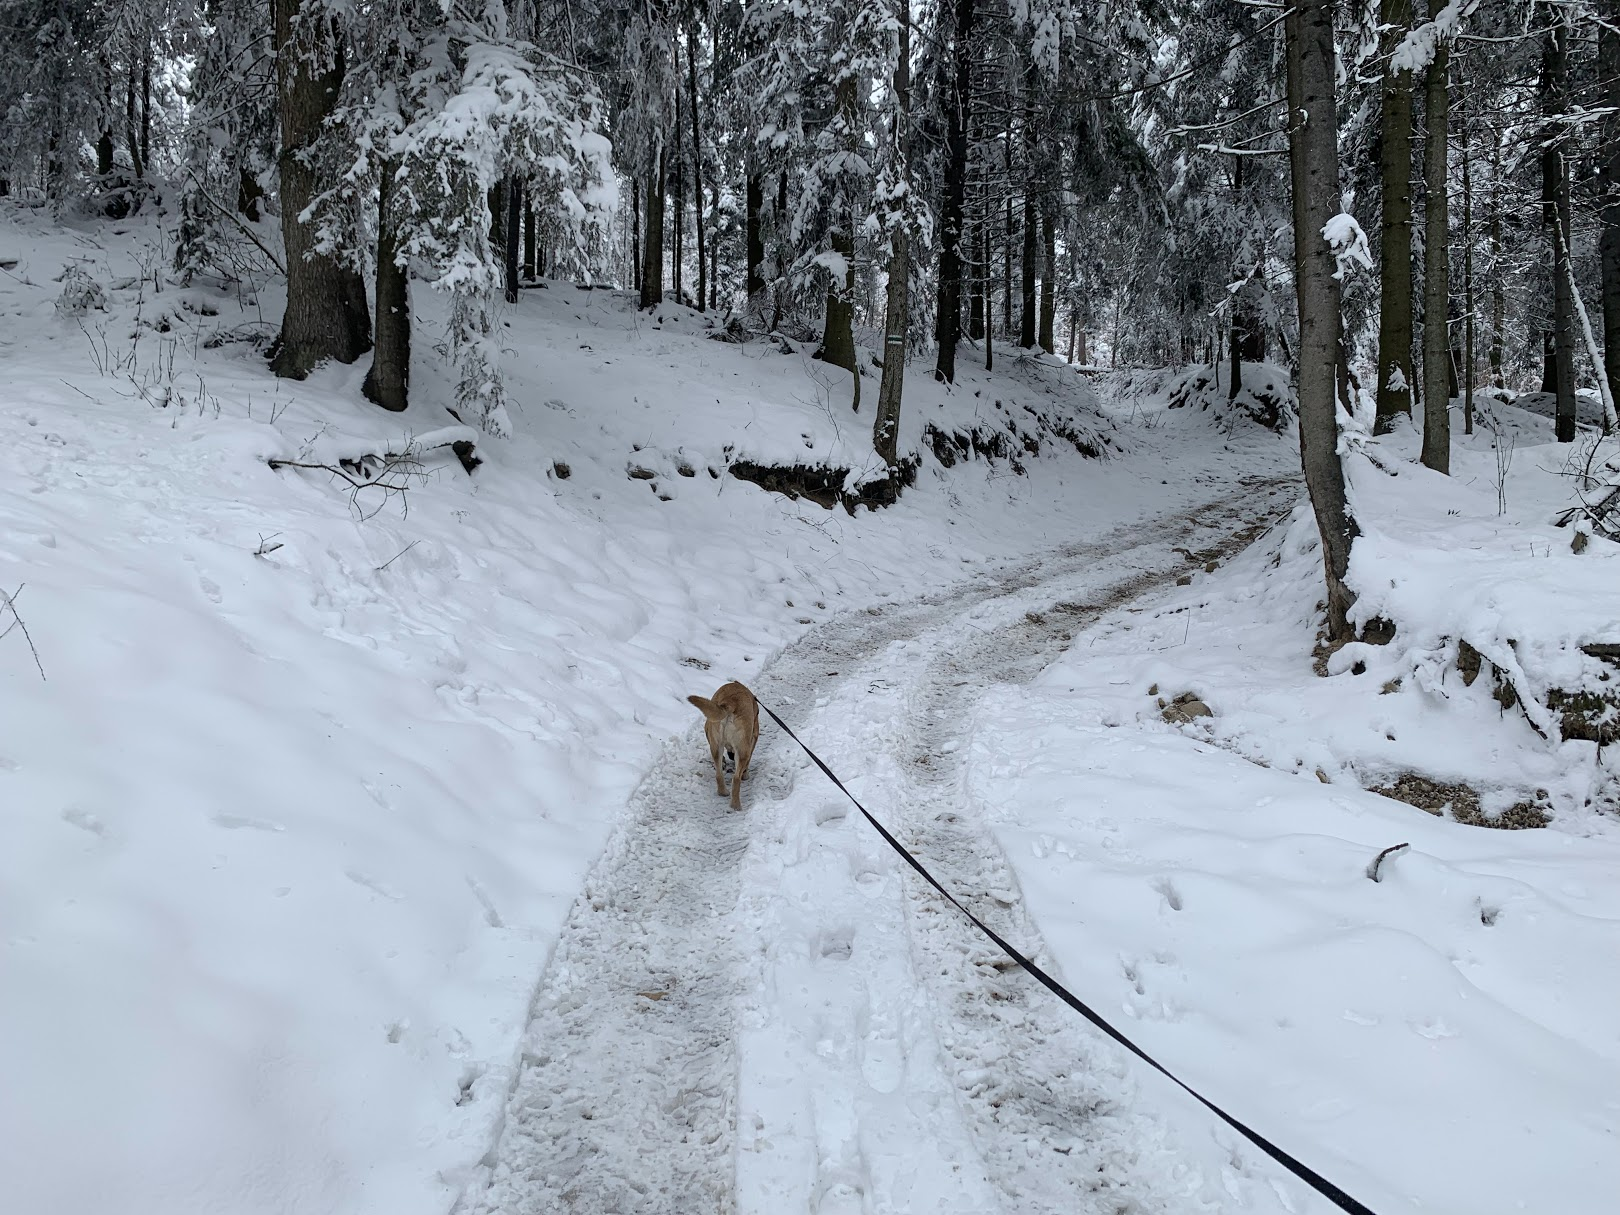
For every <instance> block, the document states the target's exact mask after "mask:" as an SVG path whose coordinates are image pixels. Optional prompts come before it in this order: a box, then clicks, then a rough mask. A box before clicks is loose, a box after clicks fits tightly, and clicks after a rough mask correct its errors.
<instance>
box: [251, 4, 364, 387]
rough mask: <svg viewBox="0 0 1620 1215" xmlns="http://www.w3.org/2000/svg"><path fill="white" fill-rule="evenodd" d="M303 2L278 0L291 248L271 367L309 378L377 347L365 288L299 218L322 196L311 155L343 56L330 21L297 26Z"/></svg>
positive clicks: (283, 167) (284, 230)
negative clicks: (326, 364) (330, 363)
mask: <svg viewBox="0 0 1620 1215" xmlns="http://www.w3.org/2000/svg"><path fill="white" fill-rule="evenodd" d="M299 8H300V0H275V9H274V14H273V15H274V23H273V35H274V40H275V50H276V78H277V94H278V100H279V111H280V120H281V158H280V163H279V169H280V175H281V236H282V242H283V244H284V245H285V247H286V250H287V311H286V313H285V315H284V316H283V317H282V321H281V336H280V337H279V338H278V339H277V341H276V350H275V354H274V357H273V358H272V359H271V360H270V367H271V370H273V371H274V372H275V373H276V374H277V375H279V376H287V377H290V378H292V379H300V380H301V379H303V378H304V377H305V376H306V375H308V374H309V373H310V371H311V370H313V369H314V367H315V366H316V364H318V363H320V362H322V361H324V360H326V359H336V360H337V361H338V362H340V363H352V362H354V360H355V359H357V358H359V357H360V356H361V355H362V354H364V353H365V352H366V351H367V350H369V349H370V348H371V317H370V311H369V309H368V308H367V305H366V288H365V284H364V283H363V282H362V281H361V279H360V276H359V275H358V274H357V273H355V272H354V271H353V270H352V269H350V268H349V267H347V266H344V265H342V264H340V263H339V262H337V261H336V260H334V259H333V258H330V257H328V256H326V255H325V254H323V253H319V252H317V251H316V248H315V231H314V226H313V225H312V224H305V223H302V222H300V220H299V215H300V214H301V213H302V212H303V211H304V209H305V208H306V207H308V206H309V205H310V203H311V202H313V201H314V200H315V197H316V195H317V194H318V193H319V188H320V185H321V183H320V182H319V181H317V179H316V170H315V167H314V165H313V164H311V163H310V162H309V161H308V160H306V154H307V153H309V152H310V151H311V148H312V145H314V144H315V143H316V141H317V140H319V138H320V136H321V132H322V130H323V129H324V126H325V122H326V119H327V117H328V115H330V114H331V112H332V107H333V105H334V104H335V102H336V99H337V96H338V90H339V88H340V86H341V85H342V82H343V56H342V48H341V47H340V45H339V43H338V39H337V35H336V31H335V30H334V28H333V26H332V25H331V23H330V21H328V20H327V19H325V18H323V17H320V18H316V19H314V20H310V21H305V22H300V23H299V25H300V33H299V35H298V36H297V37H296V39H295V35H294V29H293V27H294V22H295V19H296V17H297V15H298V12H299Z"/></svg>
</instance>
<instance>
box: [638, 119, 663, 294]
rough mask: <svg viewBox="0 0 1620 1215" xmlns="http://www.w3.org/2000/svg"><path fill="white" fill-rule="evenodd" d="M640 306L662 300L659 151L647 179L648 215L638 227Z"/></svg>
mask: <svg viewBox="0 0 1620 1215" xmlns="http://www.w3.org/2000/svg"><path fill="white" fill-rule="evenodd" d="M641 254H642V256H641V306H642V307H643V308H656V307H657V306H658V305H659V304H662V303H663V302H664V153H663V151H662V150H660V151H659V152H658V155H657V157H656V159H655V160H654V162H653V169H652V172H651V175H650V177H649V179H648V181H647V216H646V222H644V223H643V224H642V226H641Z"/></svg>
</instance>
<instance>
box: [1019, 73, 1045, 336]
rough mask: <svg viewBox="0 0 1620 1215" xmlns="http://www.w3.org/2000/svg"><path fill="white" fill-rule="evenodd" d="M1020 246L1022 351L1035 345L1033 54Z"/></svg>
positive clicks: (1027, 76)
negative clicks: (1022, 228) (1021, 246)
mask: <svg viewBox="0 0 1620 1215" xmlns="http://www.w3.org/2000/svg"><path fill="white" fill-rule="evenodd" d="M1023 123H1024V141H1023V142H1024V174H1023V176H1024V213H1023V221H1024V231H1023V237H1024V247H1023V250H1022V252H1023V258H1022V265H1021V266H1020V267H1019V270H1020V275H1019V282H1018V288H1019V296H1020V299H1019V309H1020V311H1019V316H1018V344H1019V346H1021V347H1022V348H1023V349H1025V350H1030V349H1032V348H1033V347H1034V345H1035V340H1036V335H1037V331H1038V329H1039V323H1038V322H1039V317H1038V315H1037V310H1038V308H1039V306H1040V305H1039V303H1038V302H1037V300H1036V296H1035V260H1036V258H1038V257H1039V256H1040V247H1041V237H1040V231H1039V229H1038V227H1037V224H1038V223H1039V220H1038V218H1037V216H1036V212H1035V190H1036V185H1035V154H1036V133H1035V60H1034V57H1033V55H1030V56H1028V57H1027V58H1026V59H1025V61H1024V113H1023Z"/></svg>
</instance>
